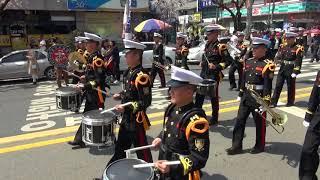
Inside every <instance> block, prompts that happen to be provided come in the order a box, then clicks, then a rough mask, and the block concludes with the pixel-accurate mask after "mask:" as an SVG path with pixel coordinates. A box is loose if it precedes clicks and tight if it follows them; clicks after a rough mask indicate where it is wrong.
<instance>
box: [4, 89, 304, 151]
mask: <svg viewBox="0 0 320 180" xmlns="http://www.w3.org/2000/svg"><path fill="white" fill-rule="evenodd" d="M309 95H310V93H304V94H299V95H296V99H300V98H304V97H308V96H309ZM286 99H287V98H286V97H283V98H280V99H279V100H280V101H282V100H286ZM238 108H239V106H231V107H228V108H223V109H220V111H219V112H220V113H226V112H231V111H236V110H238ZM211 113H212V111H206V114H207V115H211ZM162 123H163V120H154V121H151V124H152V125H159V124H162ZM78 127H79V126H73V127H68V128H60V129H56V130H49V131H44V132H37V133H30V134H25V135H18V136H12V137H6V138H1V139H0V144H5V143H8V142H17V141H22V140H26V138H27V139H29V140H30V139H34V138H39V137H45V136H52V135H57V134H54V133H58V134H63V133H71V132H74V131H75V130H76V129H77V128H78ZM117 130H118V129H117ZM117 130H116V131H117ZM60 131H63V132H60ZM25 137H26V138H25ZM73 138H74V136H69V137H65V138H58V139H53V140H46V141H39V142H35V143H29V144H22V145H17V146H11V147H5V148H0V154H4V153H9V152H15V151H22V150H27V149H33V148H37V147H43V146H47V145H53V144H59V143H65V142H67V141H70V140H72V139H73Z"/></svg>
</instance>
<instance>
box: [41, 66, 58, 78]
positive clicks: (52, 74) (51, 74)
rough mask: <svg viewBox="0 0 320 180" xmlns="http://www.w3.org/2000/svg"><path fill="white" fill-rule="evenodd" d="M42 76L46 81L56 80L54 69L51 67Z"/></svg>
mask: <svg viewBox="0 0 320 180" xmlns="http://www.w3.org/2000/svg"><path fill="white" fill-rule="evenodd" d="M44 75H45V76H46V78H47V79H49V80H53V79H55V78H56V73H55V70H54V68H53V67H52V66H51V67H48V68H47V69H46V70H45V72H44Z"/></svg>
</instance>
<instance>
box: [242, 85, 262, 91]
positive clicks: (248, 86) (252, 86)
mask: <svg viewBox="0 0 320 180" xmlns="http://www.w3.org/2000/svg"><path fill="white" fill-rule="evenodd" d="M246 88H247V89H253V90H263V85H256V84H246Z"/></svg>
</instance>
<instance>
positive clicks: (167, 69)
mask: <svg viewBox="0 0 320 180" xmlns="http://www.w3.org/2000/svg"><path fill="white" fill-rule="evenodd" d="M152 64H153V65H154V66H155V67H157V68H159V69H161V70H163V71H169V70H170V69H171V65H170V64H168V65H163V64H161V63H160V62H157V61H153V62H152Z"/></svg>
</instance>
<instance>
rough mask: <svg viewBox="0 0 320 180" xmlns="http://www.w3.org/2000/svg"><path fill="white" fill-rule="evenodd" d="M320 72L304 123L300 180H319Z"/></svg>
mask: <svg viewBox="0 0 320 180" xmlns="http://www.w3.org/2000/svg"><path fill="white" fill-rule="evenodd" d="M319 97H320V71H318V74H317V77H316V80H315V82H314V85H313V89H312V91H311V95H310V98H309V103H308V108H307V112H306V115H305V118H304V121H303V125H304V126H305V127H308V130H307V132H306V136H305V139H304V143H303V146H302V152H301V157H300V166H299V179H300V180H317V179H318V178H317V176H316V172H317V169H318V166H319V155H318V149H319V145H320V134H319V131H320V118H319V104H320V99H319Z"/></svg>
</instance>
